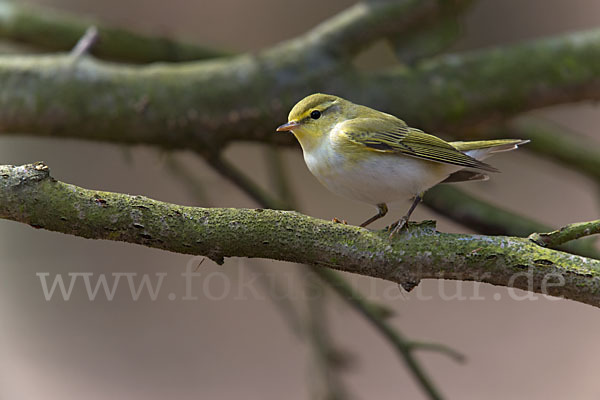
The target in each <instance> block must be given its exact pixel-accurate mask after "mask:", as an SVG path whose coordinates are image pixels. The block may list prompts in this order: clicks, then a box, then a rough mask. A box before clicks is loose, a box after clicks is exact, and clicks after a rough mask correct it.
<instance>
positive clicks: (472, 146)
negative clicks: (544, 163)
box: [450, 139, 529, 153]
mask: <svg viewBox="0 0 600 400" xmlns="http://www.w3.org/2000/svg"><path fill="white" fill-rule="evenodd" d="M525 143H529V140H522V139H498V140H475V141H469V142H450V144H451V145H452V146H454V147H455V148H456V149H458V150H460V151H469V150H480V149H490V152H492V153H497V152H501V151H510V150H514V149H516V148H517V147H519V146H520V145H522V144H525Z"/></svg>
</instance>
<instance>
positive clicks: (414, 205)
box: [390, 193, 423, 238]
mask: <svg viewBox="0 0 600 400" xmlns="http://www.w3.org/2000/svg"><path fill="white" fill-rule="evenodd" d="M422 196H423V193H421V194H418V195H416V196H415V200H414V201H413V203H412V205H411V206H410V208H409V209H408V212H407V213H406V215H405V216H404V217H402V218H400V220H399V221H398V222H396V223H395V224H393V225H391V226H390V229H391V230H392V232H391V233H390V238H391V237H392V236H394V235H395V234H396V233H398V232H399V231H400V229H402V228H403V227H404V225H406V223H407V222H408V220H409V218H410V216H411V214H412V213H413V211H415V208H417V206H418V205H419V203H420V202H421V200H422Z"/></svg>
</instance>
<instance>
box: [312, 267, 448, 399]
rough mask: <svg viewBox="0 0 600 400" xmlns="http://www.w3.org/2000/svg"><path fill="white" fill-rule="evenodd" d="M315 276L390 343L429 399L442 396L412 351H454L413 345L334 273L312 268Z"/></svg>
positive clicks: (443, 347) (442, 347) (435, 345)
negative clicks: (350, 304) (418, 349)
mask: <svg viewBox="0 0 600 400" xmlns="http://www.w3.org/2000/svg"><path fill="white" fill-rule="evenodd" d="M313 271H314V272H315V274H317V275H318V276H319V277H321V278H322V279H323V280H324V281H325V282H327V283H329V284H332V283H334V284H333V285H331V287H332V288H333V289H334V290H335V291H336V292H338V294H339V295H340V296H341V297H342V298H343V299H345V300H347V301H349V302H350V303H352V305H353V306H354V308H355V309H356V310H358V311H359V312H360V313H361V314H362V315H363V317H365V318H366V319H367V320H368V321H370V322H371V323H372V324H373V326H375V328H377V330H378V331H379V332H380V333H381V334H382V335H383V336H384V337H385V338H386V339H387V340H388V341H389V342H390V343H392V344H393V346H394V349H395V350H396V351H397V352H398V355H399V356H400V358H401V359H402V360H404V362H405V363H406V366H407V367H408V369H409V370H410V371H411V372H412V374H413V376H414V377H415V379H416V380H417V382H418V383H419V384H420V385H421V387H422V388H423V390H424V391H425V393H427V394H428V395H429V398H430V399H441V398H442V396H441V394H440V393H439V391H438V389H437V388H436V387H435V385H434V384H433V382H432V381H431V379H430V378H429V377H428V376H427V374H426V373H425V371H424V370H423V369H422V368H421V366H420V365H419V363H418V362H417V360H416V359H415V357H414V355H413V353H412V351H413V350H415V349H417V348H418V347H419V346H421V347H423V348H425V347H427V346H428V347H429V348H430V349H433V348H438V350H440V349H444V350H440V351H441V352H443V353H446V354H449V353H450V352H454V354H455V355H457V354H458V353H456V352H455V351H454V350H448V352H446V351H445V350H446V349H447V348H446V347H445V346H443V345H438V344H435V343H427V344H425V343H424V344H422V345H419V346H417V345H415V343H416V342H412V341H410V340H408V339H406V338H404V336H403V335H402V334H401V333H400V332H398V331H397V330H395V329H394V328H393V327H392V326H391V324H389V323H388V322H387V321H386V320H385V319H383V318H378V317H377V315H378V314H377V312H376V309H373V308H372V305H371V303H369V302H367V301H366V300H365V299H364V298H363V297H362V296H361V295H360V294H359V293H358V292H356V291H355V290H354V289H353V288H352V287H351V286H350V285H348V284H347V283H346V281H345V280H343V279H342V278H340V277H339V276H338V275H337V274H336V273H335V272H334V271H331V270H329V269H326V268H313Z"/></svg>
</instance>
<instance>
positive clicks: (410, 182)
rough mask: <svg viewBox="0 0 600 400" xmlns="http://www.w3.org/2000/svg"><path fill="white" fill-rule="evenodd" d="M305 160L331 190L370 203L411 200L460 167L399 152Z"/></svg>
mask: <svg viewBox="0 0 600 400" xmlns="http://www.w3.org/2000/svg"><path fill="white" fill-rule="evenodd" d="M305 159H306V164H307V165H308V168H309V169H310V171H311V172H312V173H313V175H315V176H316V177H317V179H319V181H320V182H321V183H322V184H323V185H324V186H325V187H327V188H328V189H329V190H331V191H332V192H334V193H336V194H339V195H341V196H344V197H348V198H351V199H354V200H358V201H362V202H365V203H369V204H378V203H388V202H393V201H396V200H407V199H409V198H412V197H414V196H416V195H418V194H420V193H421V192H423V191H424V190H427V189H429V188H430V187H432V186H434V185H435V184H437V183H439V182H441V181H442V180H444V179H445V178H446V177H447V176H448V175H449V174H450V173H452V172H454V171H456V170H459V169H460V167H454V166H452V165H446V164H440V163H434V162H430V161H426V160H420V159H418V158H413V157H407V156H402V155H396V154H393V155H392V154H389V155H388V154H374V155H372V156H370V157H368V158H364V159H362V160H358V161H355V160H353V161H348V160H346V159H344V158H343V157H339V156H338V157H327V158H320V159H319V160H317V159H316V158H313V157H310V156H309V157H306V156H305ZM323 159H325V160H326V161H325V162H324V161H322V160H323Z"/></svg>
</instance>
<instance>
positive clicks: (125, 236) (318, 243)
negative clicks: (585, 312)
mask: <svg viewBox="0 0 600 400" xmlns="http://www.w3.org/2000/svg"><path fill="white" fill-rule="evenodd" d="M0 218H3V219H9V220H14V221H19V222H23V223H27V224H29V225H31V226H34V227H36V228H44V229H48V230H52V231H57V232H63V233H68V234H72V235H77V236H80V237H84V238H91V239H106V240H116V241H125V242H129V243H136V244H141V245H144V246H148V247H154V248H159V249H164V250H168V251H173V252H178V253H184V254H195V255H204V256H207V257H209V258H211V259H212V260H214V261H216V262H219V263H221V262H223V259H224V258H225V257H259V258H269V259H276V260H284V261H292V262H298V263H306V264H311V265H315V266H319V267H329V268H334V269H339V270H343V271H348V272H353V273H358V274H362V275H367V276H371V277H378V278H382V279H387V280H390V281H393V282H397V283H399V284H401V285H403V286H404V287H405V288H410V287H412V286H414V285H416V284H418V282H419V281H420V280H421V279H426V278H443V279H460V280H476V281H480V282H487V283H492V284H496V285H503V286H514V287H516V288H521V289H525V290H530V291H534V292H544V291H546V292H547V293H548V294H551V295H554V296H563V297H565V298H568V299H572V300H576V301H580V302H583V303H587V304H591V305H595V306H600V261H598V260H593V259H588V258H584V257H580V256H576V255H571V254H567V253H563V252H560V251H556V250H552V249H548V248H545V247H541V246H539V245H537V244H535V243H534V242H532V241H531V240H529V239H527V238H518V237H507V236H483V235H466V234H450V233H441V232H437V231H436V230H435V227H434V225H433V224H432V223H428V222H425V223H421V224H417V225H414V224H411V225H410V227H409V229H408V230H407V231H405V232H403V233H402V234H400V235H398V237H397V238H395V239H393V240H390V239H389V234H388V233H387V232H380V231H369V230H367V229H364V228H359V227H355V226H348V225H344V224H336V223H332V222H328V221H323V220H319V219H315V218H311V217H309V216H306V215H302V214H299V213H296V212H290V211H276V210H264V209H256V210H251V209H223V208H194V207H185V206H179V205H174V204H168V203H164V202H160V201H156V200H152V199H148V198H145V197H142V196H131V195H125V194H119V193H109V192H100V191H94V190H88V189H83V188H80V187H77V186H73V185H69V184H66V183H62V182H59V181H57V180H55V179H53V178H52V177H50V174H49V170H48V167H47V166H45V165H44V164H42V163H37V164H29V165H23V166H0ZM557 281H558V283H556V282H557ZM549 282H550V283H551V284H549ZM548 285H550V286H551V287H548Z"/></svg>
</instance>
